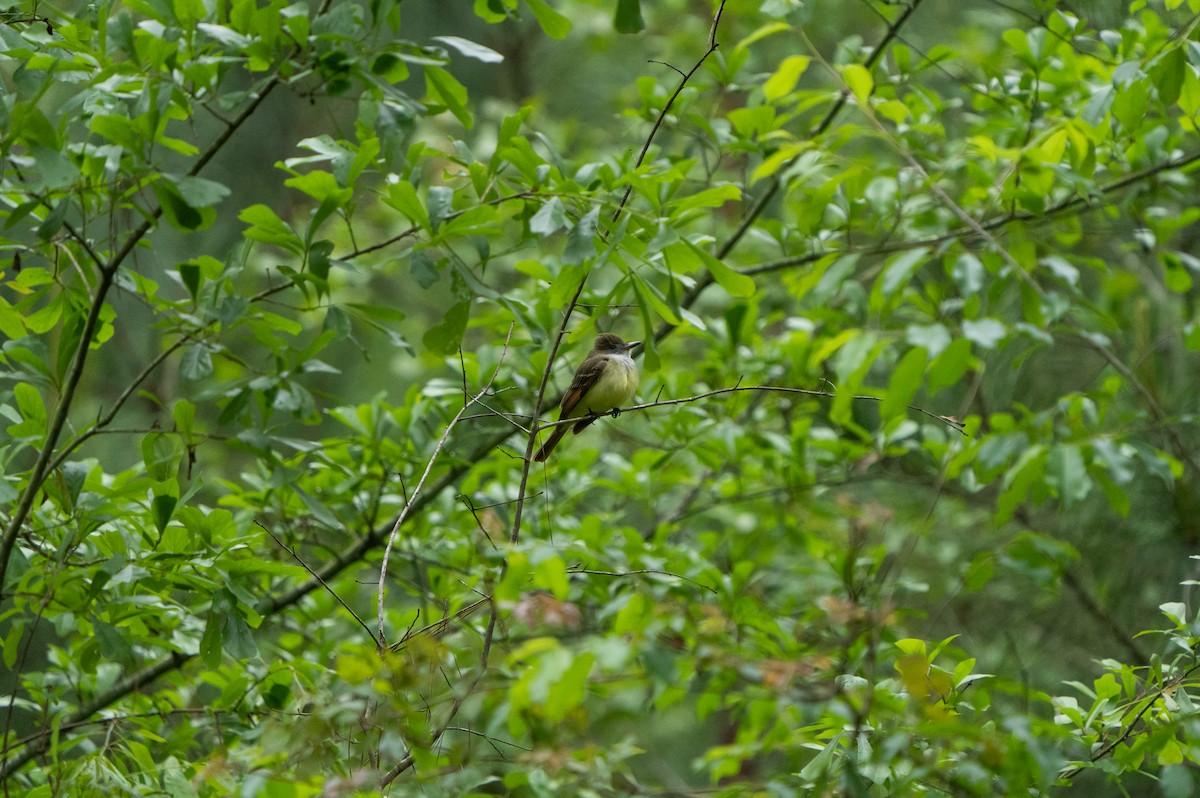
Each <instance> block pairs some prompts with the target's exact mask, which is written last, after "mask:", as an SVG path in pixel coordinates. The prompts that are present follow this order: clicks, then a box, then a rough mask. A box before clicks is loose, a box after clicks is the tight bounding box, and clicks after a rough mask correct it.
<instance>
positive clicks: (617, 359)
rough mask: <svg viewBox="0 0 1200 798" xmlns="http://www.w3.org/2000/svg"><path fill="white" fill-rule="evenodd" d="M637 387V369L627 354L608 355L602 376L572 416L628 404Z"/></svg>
mask: <svg viewBox="0 0 1200 798" xmlns="http://www.w3.org/2000/svg"><path fill="white" fill-rule="evenodd" d="M637 387H638V369H637V366H636V365H635V364H634V362H633V359H632V358H630V357H629V356H628V355H610V356H609V358H608V366H607V367H606V368H605V369H604V376H602V377H601V378H600V380H599V381H598V382H597V383H596V384H595V385H593V386H592V389H591V390H590V391H588V392H587V396H585V397H583V401H581V402H580V403H579V405H577V406H576V408H575V412H573V413H572V414H571V415H572V416H586V415H589V414H591V413H597V414H599V413H607V412H608V411H609V410H612V409H613V408H616V407H621V406H622V405H627V404H629V400H631V399H633V394H634V392H635V391H636V390H637Z"/></svg>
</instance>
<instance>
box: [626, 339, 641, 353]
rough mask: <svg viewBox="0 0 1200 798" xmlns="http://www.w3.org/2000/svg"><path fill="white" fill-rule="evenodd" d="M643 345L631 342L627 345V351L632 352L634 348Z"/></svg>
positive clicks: (639, 342)
mask: <svg viewBox="0 0 1200 798" xmlns="http://www.w3.org/2000/svg"><path fill="white" fill-rule="evenodd" d="M641 345H642V342H641V341H630V342H629V343H627V344H625V351H626V352H632V351H633V348H634V347H635V346H641Z"/></svg>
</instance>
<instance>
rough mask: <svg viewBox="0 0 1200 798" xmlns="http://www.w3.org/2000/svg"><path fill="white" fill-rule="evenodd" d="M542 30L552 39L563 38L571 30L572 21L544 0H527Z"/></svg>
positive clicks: (526, 2)
mask: <svg viewBox="0 0 1200 798" xmlns="http://www.w3.org/2000/svg"><path fill="white" fill-rule="evenodd" d="M525 5H527V6H529V10H530V11H532V12H533V16H534V17H535V18H536V19H537V21H538V25H540V26H541V28H542V31H543V32H544V33H545V34H546V35H547V36H549V37H550V38H551V39H563V38H566V36H567V34H568V33H570V32H571V22H570V20H568V19H567V18H566V17H564V16H563V15H562V14H560V13H558V12H557V11H555V10H554V9H553V8H551V7H550V5H549V4H548V3H546V2H544V0H525Z"/></svg>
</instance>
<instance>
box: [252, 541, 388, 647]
mask: <svg viewBox="0 0 1200 798" xmlns="http://www.w3.org/2000/svg"><path fill="white" fill-rule="evenodd" d="M254 523H255V524H256V525H257V526H258V527H259V528H260V529H262V531H263V532H266V533H267V534H268V535H270V536H271V540H273V541H275V543H276V545H278V546H279V548H281V549H283V550H284V551H286V552H287V553H288V554H290V555H292V559H293V560H295V561H296V562H298V563H300V565H301V566H302V567H303V568H304V570H306V571H308V574H309V576H311V577H312V578H313V579H316V580H317V581H318V582H320V583H321V587H323V588H325V590H326V591H327V592H328V593H329V595H331V596H333V599H334V601H336V602H337V603H338V604H341V605H342V609H344V610H345V611H346V612H348V613H350V617H351V618H353V619H354V620H356V621H358V625H359V626H361V627H362V628H363V629H365V630H366V632H367V635H368V636H369V637H370V638H371V641H372V642H374V643H375V646H376V647H378V646H379V641H378V640H376V639H375V635H373V634H372V633H371V627H369V626H367V624H366V622H365V621H363V619H362V618H360V617H358V613H357V612H355V611H354V610H352V609H351V608H350V605H349V604H347V603H346V602H345V601H343V600H342V597H341V596H339V595H338V594H337V593H335V592H334V590H333V588H331V587H330V586H329V583H328V582H326V581H325V580H324V579H322V578H321V575H320V574H318V573H317V572H316V571H314V570H313V569H312V568H310V567H309V566H308V563H306V562H305V561H304V560H302V559H301V558H300V555H299V554H297V553H296V552H295V551H294V550H292V548H291V547H289V546H288V545H287V544H286V543H284V542H283V541H282V540H280V539H279V538H278V537H276V535H275V533H274V532H272V531H271V530H269V529H267V528H266V527H265V526H263V523H262V522H261V521H259V520H257V519H256V520H255V521H254Z"/></svg>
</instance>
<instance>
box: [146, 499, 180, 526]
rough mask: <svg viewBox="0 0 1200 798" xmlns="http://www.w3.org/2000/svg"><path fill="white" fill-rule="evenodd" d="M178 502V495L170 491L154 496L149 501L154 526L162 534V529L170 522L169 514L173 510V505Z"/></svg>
mask: <svg viewBox="0 0 1200 798" xmlns="http://www.w3.org/2000/svg"><path fill="white" fill-rule="evenodd" d="M178 503H179V497H178V496H174V495H172V494H170V493H164V494H162V495H159V496H155V497H154V499H153V500H152V501H151V503H150V510H151V515H152V516H153V517H154V528H155V529H157V530H158V531H159V534H162V531H163V530H164V529H166V528H167V524H168V523H170V522H171V514H172V513H173V512H175V505H176V504H178Z"/></svg>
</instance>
